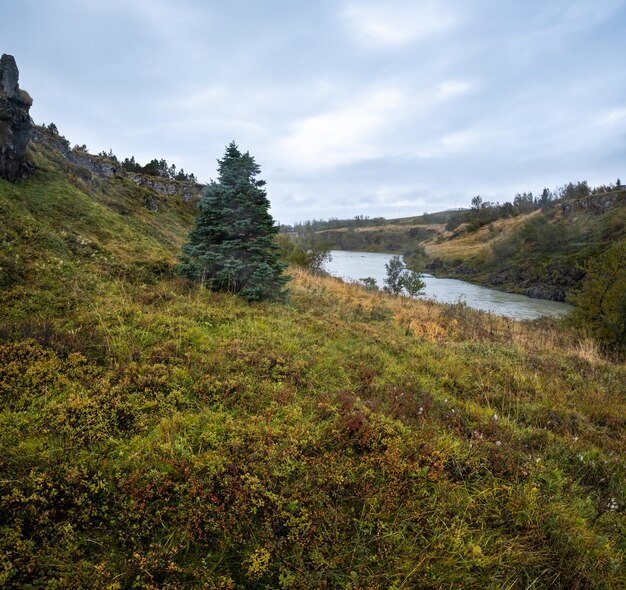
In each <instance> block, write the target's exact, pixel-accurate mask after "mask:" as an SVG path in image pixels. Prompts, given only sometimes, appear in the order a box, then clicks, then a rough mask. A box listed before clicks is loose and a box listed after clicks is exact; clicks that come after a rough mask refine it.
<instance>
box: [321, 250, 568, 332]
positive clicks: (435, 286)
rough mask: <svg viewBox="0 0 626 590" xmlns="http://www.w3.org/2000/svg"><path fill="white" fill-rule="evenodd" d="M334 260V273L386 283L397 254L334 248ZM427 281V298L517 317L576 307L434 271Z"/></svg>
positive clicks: (424, 277)
mask: <svg viewBox="0 0 626 590" xmlns="http://www.w3.org/2000/svg"><path fill="white" fill-rule="evenodd" d="M331 255H332V260H331V261H330V262H327V263H326V264H325V269H326V270H327V271H328V272H330V273H331V274H332V275H334V276H337V277H340V278H342V279H345V280H349V281H358V280H360V279H363V278H365V277H373V278H375V279H376V282H377V283H378V286H379V287H381V288H382V287H383V285H384V283H383V281H384V279H385V277H386V276H387V271H386V270H385V264H386V263H387V262H389V260H390V259H391V258H392V257H393V256H394V254H382V253H375V252H345V251H341V250H333V251H332V252H331ZM422 280H423V281H424V283H426V287H425V289H424V292H423V295H420V297H421V298H424V299H434V300H436V301H439V302H441V303H458V302H459V301H463V302H465V303H467V305H468V306H470V307H473V308H475V309H482V310H483V311H490V312H492V313H494V314H497V315H503V316H507V317H510V318H513V319H516V320H531V319H535V318H539V317H542V316H561V315H564V314H566V313H568V312H569V311H571V310H572V309H573V307H572V306H571V305H569V304H567V303H561V302H559V301H550V300H548V299H533V298H531V297H527V296H526V295H519V294H517V293H505V292H504V291H497V290H496V289H489V288H487V287H481V286H479V285H474V284H472V283H468V282H466V281H460V280H458V279H439V278H437V277H433V276H432V275H428V274H424V275H422Z"/></svg>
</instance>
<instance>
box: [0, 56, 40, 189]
mask: <svg viewBox="0 0 626 590" xmlns="http://www.w3.org/2000/svg"><path fill="white" fill-rule="evenodd" d="M18 79H19V71H18V69H17V65H16V63H15V58H14V57H13V56H12V55H6V54H5V55H3V56H2V58H1V59H0V178H4V179H6V180H9V181H11V182H15V181H16V180H18V179H19V178H23V177H25V176H28V174H29V171H30V166H29V165H28V163H27V162H26V160H25V157H24V156H25V153H26V146H27V145H28V141H29V139H30V133H31V120H30V116H29V114H28V111H29V109H30V107H31V105H32V102H33V101H32V99H31V98H30V96H29V95H28V93H27V92H26V91H24V90H21V89H20V87H19V84H18Z"/></svg>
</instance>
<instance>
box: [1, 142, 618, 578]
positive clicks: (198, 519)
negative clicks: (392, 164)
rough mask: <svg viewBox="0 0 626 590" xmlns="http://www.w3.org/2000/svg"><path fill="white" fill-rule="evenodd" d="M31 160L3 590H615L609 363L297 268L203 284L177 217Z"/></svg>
mask: <svg viewBox="0 0 626 590" xmlns="http://www.w3.org/2000/svg"><path fill="white" fill-rule="evenodd" d="M35 157H36V158H37V164H38V167H39V168H38V171H37V174H36V176H35V177H34V178H33V179H31V180H30V181H27V182H24V183H19V184H17V185H9V184H8V183H1V182H0V212H1V215H2V219H3V222H4V225H5V227H6V228H7V233H6V235H5V236H3V238H2V239H3V247H2V256H3V261H8V263H7V262H3V263H2V265H0V266H2V268H3V272H5V269H9V270H10V276H4V275H3V277H4V278H3V280H2V282H1V283H2V290H1V291H0V293H1V297H2V298H1V300H0V306H1V307H0V314H1V315H0V317H1V318H2V320H1V321H0V338H1V342H0V586H2V587H7V588H22V587H42V588H110V589H113V588H184V587H189V588H198V587H202V588H222V589H226V588H346V589H348V588H349V589H353V590H356V589H366V588H380V589H385V588H433V589H434V588H450V587H464V588H480V589H483V588H494V589H495V588H531V587H532V588H568V589H569V588H621V587H624V585H625V584H626V568H625V564H624V551H625V550H626V543H625V539H626V519H625V517H624V508H625V506H626V485H625V484H626V462H625V460H624V457H625V456H626V437H625V436H624V434H625V430H626V428H625V426H626V421H625V419H624V416H625V415H626V390H625V385H624V384H625V383H626V369H625V368H624V366H623V365H619V364H615V363H612V362H610V361H608V360H606V359H603V358H602V357H601V356H600V355H599V354H598V352H597V350H596V349H595V347H594V346H593V344H592V343H590V342H588V341H582V342H581V341H580V340H579V339H578V337H577V336H576V334H574V333H572V332H571V331H568V329H566V328H563V327H561V326H560V325H558V324H556V323H555V322H553V321H543V322H532V323H526V324H521V323H517V322H513V321H511V320H506V319H503V318H497V317H494V316H489V315H486V314H483V313H481V312H475V311H472V310H470V309H467V308H466V307H463V306H459V305H457V306H449V307H444V306H440V305H437V304H434V303H427V302H420V301H410V300H407V299H403V298H395V297H391V296H387V295H383V294H380V293H370V292H366V291H364V290H361V289H359V288H358V287H356V286H352V285H345V284H343V283H340V282H339V281H336V280H334V279H329V278H323V277H314V276H310V275H307V274H306V273H302V272H300V271H297V270H293V271H292V274H293V275H294V280H293V281H292V283H291V295H290V299H289V303H288V304H286V305H280V304H269V303H268V304H247V303H245V302H242V301H241V300H239V299H237V298H235V297H233V296H230V295H226V294H216V293H211V292H209V291H206V290H203V289H199V288H198V287H196V286H193V285H190V284H189V283H186V282H184V281H181V280H179V279H176V278H175V277H173V276H172V268H173V265H174V263H175V261H176V255H177V250H178V247H179V245H180V244H181V243H182V241H184V239H185V235H186V232H187V230H188V228H189V226H190V222H191V219H192V217H193V210H192V208H191V207H189V206H185V205H183V204H180V203H178V202H176V201H174V200H172V201H168V200H164V201H163V203H162V206H161V207H160V208H159V210H158V211H157V212H151V211H149V210H147V209H145V208H144V207H143V206H142V202H143V196H142V192H141V191H143V190H144V189H140V188H138V187H134V186H133V185H130V184H128V183H126V182H125V181H124V180H111V181H100V180H97V179H90V178H81V179H79V180H76V178H78V177H77V176H76V175H73V174H72V173H71V172H61V171H59V170H62V169H61V168H60V164H59V163H58V162H55V160H54V154H49V153H45V152H41V153H37V154H35ZM122 208H123V210H122ZM68 236H74V237H73V238H69V239H68ZM29 585H30V586H29Z"/></svg>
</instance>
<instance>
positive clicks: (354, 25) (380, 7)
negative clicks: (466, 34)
mask: <svg viewBox="0 0 626 590" xmlns="http://www.w3.org/2000/svg"><path fill="white" fill-rule="evenodd" d="M341 16H342V19H343V21H344V23H345V25H346V26H347V28H348V31H349V32H350V34H351V35H353V36H354V37H355V38H356V39H357V40H358V41H360V42H363V43H365V44H367V45H373V46H400V45H405V44H407V43H410V42H413V41H417V40H421V39H427V38H430V37H433V36H435V35H438V34H441V33H443V32H445V31H448V30H450V29H451V28H452V27H453V26H454V25H455V24H456V22H457V16H456V15H455V14H454V13H453V12H452V11H451V10H449V9H448V8H446V7H444V6H442V5H441V3H440V2H434V1H431V0H424V1H421V2H410V1H409V2H407V1H397V0H394V1H389V2H374V1H371V0H370V1H351V2H348V3H347V4H346V5H345V6H344V9H343V11H342V13H341Z"/></svg>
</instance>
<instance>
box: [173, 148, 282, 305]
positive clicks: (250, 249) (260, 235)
mask: <svg viewBox="0 0 626 590" xmlns="http://www.w3.org/2000/svg"><path fill="white" fill-rule="evenodd" d="M218 164H219V167H218V172H219V176H218V180H217V182H215V181H212V182H211V183H210V184H209V186H208V188H207V190H206V192H205V194H204V196H203V197H202V200H201V202H200V211H199V214H198V217H197V220H196V227H195V228H194V229H193V230H192V231H191V232H190V234H189V242H188V243H187V244H186V245H185V246H183V256H182V257H181V259H180V265H179V269H180V272H181V274H182V275H183V276H186V277H189V278H191V279H193V280H196V281H200V282H202V283H203V284H205V285H207V286H208V287H209V288H211V289H212V290H214V291H229V292H231V293H237V294H239V295H240V296H242V297H244V298H245V299H247V300H249V301H261V300H264V299H280V298H282V297H283V295H284V290H283V287H284V285H285V283H286V282H287V281H288V280H289V277H287V276H285V275H284V274H283V271H284V269H285V265H284V264H281V263H280V262H279V261H278V252H277V250H278V247H277V245H276V244H275V241H274V236H275V235H276V234H277V233H278V227H277V226H276V225H275V223H274V220H273V219H272V216H271V215H270V213H269V211H268V210H269V207H270V202H269V200H268V198H267V194H266V192H265V190H264V189H263V186H264V185H265V181H263V180H257V178H256V177H257V176H258V174H259V173H260V171H261V169H260V167H259V166H258V164H257V163H256V162H255V161H254V158H253V157H252V156H251V155H250V154H249V153H248V152H246V153H245V154H242V153H241V152H240V151H239V149H238V147H237V145H236V144H235V142H232V143H230V145H228V147H227V148H226V152H225V153H224V157H223V158H222V159H221V160H218Z"/></svg>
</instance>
